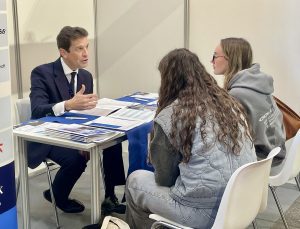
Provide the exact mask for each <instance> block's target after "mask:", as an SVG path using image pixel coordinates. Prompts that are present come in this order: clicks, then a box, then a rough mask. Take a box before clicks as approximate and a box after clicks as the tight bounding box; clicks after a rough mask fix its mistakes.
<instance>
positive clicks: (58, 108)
mask: <svg viewBox="0 0 300 229" xmlns="http://www.w3.org/2000/svg"><path fill="white" fill-rule="evenodd" d="M60 61H61V64H62V67H63V70H64V73H65V76H66V77H67V80H68V82H69V83H70V81H71V73H72V72H77V73H78V69H75V70H72V69H71V68H69V66H68V65H67V64H66V63H65V62H64V60H63V58H62V57H61V58H60ZM76 91H77V74H76V75H75V78H74V94H76ZM52 110H53V113H54V115H55V116H61V115H63V114H64V113H65V112H66V111H65V101H62V102H60V103H57V104H55V105H54V106H53V107H52Z"/></svg>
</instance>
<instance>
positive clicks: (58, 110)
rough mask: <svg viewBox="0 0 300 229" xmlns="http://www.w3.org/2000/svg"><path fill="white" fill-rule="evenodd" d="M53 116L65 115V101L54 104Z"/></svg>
mask: <svg viewBox="0 0 300 229" xmlns="http://www.w3.org/2000/svg"><path fill="white" fill-rule="evenodd" d="M52 110H53V113H54V115H55V116H61V115H63V114H64V113H65V101H63V102H60V103H57V104H55V105H54V106H53V107H52Z"/></svg>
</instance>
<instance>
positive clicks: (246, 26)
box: [190, 0, 300, 112]
mask: <svg viewBox="0 0 300 229" xmlns="http://www.w3.org/2000/svg"><path fill="white" fill-rule="evenodd" d="M190 5H191V20H190V23H191V28H190V31H191V34H190V48H191V49H192V50H193V51H194V52H196V53H197V54H198V55H199V57H200V59H201V61H202V62H203V64H204V65H205V66H206V68H207V70H209V71H210V72H211V73H212V67H211V64H210V60H211V57H212V54H213V51H214V48H215V46H216V45H217V44H218V43H219V41H220V39H222V38H225V37H230V36H235V37H243V38H246V39H247V40H248V41H249V42H250V43H251V45H252V48H253V52H254V61H255V62H258V63H260V65H261V68H262V70H263V71H264V72H266V73H268V74H270V75H272V76H273V78H274V86H275V93H274V94H275V95H277V96H278V97H280V98H281V99H282V100H283V101H285V102H286V103H287V104H289V105H290V106H291V107H292V108H293V109H295V110H296V111H297V112H299V111H300V103H299V100H300V91H299V90H298V87H299V86H298V85H300V77H299V76H300V69H299V67H298V66H299V55H300V42H299V41H300V27H299V9H300V1H297V0H288V1H284V0H253V1H244V0H242V1H241V0H227V1H218V0H202V1H198V0H190ZM216 79H217V80H218V81H219V82H221V81H222V79H221V76H216Z"/></svg>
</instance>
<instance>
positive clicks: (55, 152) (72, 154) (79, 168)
mask: <svg viewBox="0 0 300 229" xmlns="http://www.w3.org/2000/svg"><path fill="white" fill-rule="evenodd" d="M47 158H49V159H51V160H53V161H54V162H56V163H57V164H59V165H60V166H61V167H60V169H59V170H58V172H57V174H56V176H55V179H54V181H53V192H54V195H55V198H56V200H57V201H58V202H64V201H66V200H67V199H68V196H69V194H70V192H71V190H72V188H73V187H74V185H75V183H76V181H77V180H78V179H79V177H80V176H81V174H82V173H83V172H84V170H85V168H86V163H87V161H86V159H85V158H84V157H83V156H82V155H81V154H80V153H79V151H78V150H74V149H68V148H62V147H57V146H53V147H52V149H51V151H50V153H49V154H48V156H47ZM103 167H104V173H105V175H104V177H105V179H104V182H105V187H106V190H105V196H110V195H112V194H114V187H115V186H116V185H123V184H125V174H124V166H123V159H122V145H121V144H118V145H115V146H112V147H110V148H107V149H105V150H104V151H103ZM99 172H100V171H99Z"/></svg>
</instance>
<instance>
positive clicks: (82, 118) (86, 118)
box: [65, 117, 88, 119]
mask: <svg viewBox="0 0 300 229" xmlns="http://www.w3.org/2000/svg"><path fill="white" fill-rule="evenodd" d="M65 119H88V118H84V117H66V118H65Z"/></svg>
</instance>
